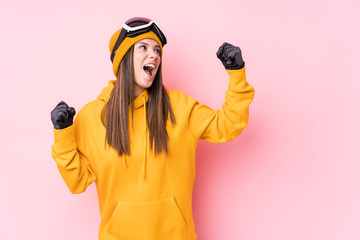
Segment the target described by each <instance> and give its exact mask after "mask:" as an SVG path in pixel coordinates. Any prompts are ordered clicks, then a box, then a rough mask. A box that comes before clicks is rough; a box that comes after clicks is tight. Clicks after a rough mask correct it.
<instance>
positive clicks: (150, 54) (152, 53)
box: [149, 50, 159, 59]
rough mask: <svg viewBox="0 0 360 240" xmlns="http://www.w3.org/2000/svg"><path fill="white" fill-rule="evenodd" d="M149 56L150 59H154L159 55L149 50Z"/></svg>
mask: <svg viewBox="0 0 360 240" xmlns="http://www.w3.org/2000/svg"><path fill="white" fill-rule="evenodd" d="M149 56H150V58H151V59H156V58H157V57H158V56H159V55H158V54H157V53H156V52H155V50H150V53H149Z"/></svg>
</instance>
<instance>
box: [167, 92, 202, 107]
mask: <svg viewBox="0 0 360 240" xmlns="http://www.w3.org/2000/svg"><path fill="white" fill-rule="evenodd" d="M166 91H167V93H168V95H169V98H170V102H171V104H172V105H173V104H185V105H189V104H193V103H195V102H197V101H196V100H195V99H193V98H192V97H190V96H188V95H187V94H185V93H183V92H181V91H178V90H173V89H167V90H166Z"/></svg>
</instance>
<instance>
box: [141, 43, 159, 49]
mask: <svg viewBox="0 0 360 240" xmlns="http://www.w3.org/2000/svg"><path fill="white" fill-rule="evenodd" d="M138 44H144V45H146V46H150V45H149V44H147V43H146V42H138ZM155 47H158V48H160V46H159V45H155Z"/></svg>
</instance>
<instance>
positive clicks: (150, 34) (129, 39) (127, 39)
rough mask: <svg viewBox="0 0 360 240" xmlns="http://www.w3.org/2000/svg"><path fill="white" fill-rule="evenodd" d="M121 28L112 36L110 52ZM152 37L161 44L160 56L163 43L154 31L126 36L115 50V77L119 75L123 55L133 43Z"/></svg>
mask: <svg viewBox="0 0 360 240" xmlns="http://www.w3.org/2000/svg"><path fill="white" fill-rule="evenodd" d="M120 32H121V29H119V30H117V31H116V32H115V33H114V34H113V35H112V37H111V39H110V43H109V49H110V54H111V53H112V50H113V48H114V46H115V43H116V40H117V39H118V37H119V35H120ZM145 38H150V39H154V40H155V41H156V42H157V43H158V44H159V46H160V54H161V55H160V56H162V44H161V41H160V39H159V38H158V37H157V36H156V34H155V33H154V32H153V31H149V32H146V33H143V34H140V35H138V36H136V37H125V38H124V40H123V41H122V42H121V44H120V46H119V47H118V49H117V50H116V51H115V56H114V60H113V72H114V75H115V77H117V75H118V71H119V66H120V62H121V61H122V59H123V57H124V56H125V54H126V52H127V51H128V50H129V49H130V48H131V46H132V45H134V44H135V43H136V42H138V41H140V40H142V39H145Z"/></svg>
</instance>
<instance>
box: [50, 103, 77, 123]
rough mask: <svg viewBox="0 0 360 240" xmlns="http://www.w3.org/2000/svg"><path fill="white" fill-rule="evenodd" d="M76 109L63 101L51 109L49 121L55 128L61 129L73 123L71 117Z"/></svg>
mask: <svg viewBox="0 0 360 240" xmlns="http://www.w3.org/2000/svg"><path fill="white" fill-rule="evenodd" d="M75 113H76V111H75V109H74V108H73V107H69V106H68V105H67V104H66V103H65V102H64V101H61V102H59V104H58V105H56V107H55V108H54V110H52V111H51V121H52V123H53V125H54V128H55V129H63V128H67V127H69V126H71V125H72V124H73V118H74V115H75Z"/></svg>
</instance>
